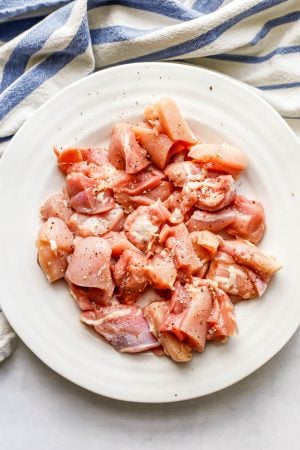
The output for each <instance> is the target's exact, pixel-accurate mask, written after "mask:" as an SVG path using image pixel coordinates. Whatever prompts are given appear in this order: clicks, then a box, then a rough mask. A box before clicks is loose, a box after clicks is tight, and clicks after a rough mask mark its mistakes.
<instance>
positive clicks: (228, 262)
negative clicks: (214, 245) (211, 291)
mask: <svg viewBox="0 0 300 450" xmlns="http://www.w3.org/2000/svg"><path fill="white" fill-rule="evenodd" d="M206 278H207V279H210V280H212V281H214V282H216V283H217V284H218V286H219V287H220V288H221V289H222V290H223V291H225V292H226V293H227V294H229V295H230V296H231V298H232V299H233V300H235V301H237V300H240V299H244V300H248V299H251V298H255V297H261V296H262V295H263V293H264V292H265V290H266V288H267V282H268V281H269V278H263V277H261V276H259V275H257V274H255V273H254V272H253V271H252V270H250V269H249V268H247V267H244V266H242V265H240V264H237V263H236V262H235V261H234V259H233V258H232V257H231V256H229V255H228V254H227V253H224V252H218V253H217V255H216V257H215V259H214V260H213V261H212V262H211V264H210V267H209V270H208V272H207V274H206Z"/></svg>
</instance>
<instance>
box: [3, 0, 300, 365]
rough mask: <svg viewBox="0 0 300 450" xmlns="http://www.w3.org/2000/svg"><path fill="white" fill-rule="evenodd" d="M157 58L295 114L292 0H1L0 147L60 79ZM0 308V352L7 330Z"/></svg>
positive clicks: (298, 47)
mask: <svg viewBox="0 0 300 450" xmlns="http://www.w3.org/2000/svg"><path fill="white" fill-rule="evenodd" d="M159 60H180V61H187V62H190V63H193V64H197V65H200V66H204V67H209V68H212V69H215V70H218V71H221V72H224V73H226V74H229V75H231V76H233V77H235V78H237V79H239V80H242V81H244V82H246V83H248V84H249V85H250V86H252V87H253V89H255V90H256V91H257V92H258V93H259V94H260V95H261V96H262V97H264V98H265V99H266V100H267V101H269V102H270V103H271V104H272V105H273V106H274V107H275V108H276V109H277V110H278V111H279V113H280V114H281V115H283V116H284V117H286V118H296V119H300V2H299V0H181V1H180V0H73V1H71V0H0V71H1V72H0V77H1V78H0V79H1V84H0V150H1V148H2V149H4V147H5V145H6V144H7V141H8V140H9V138H10V137H11V136H12V135H13V134H14V133H15V132H16V131H17V130H18V129H19V127H20V126H21V125H22V124H23V122H24V121H25V120H26V119H27V118H28V117H29V116H30V115H31V114H32V113H33V112H34V111H35V110H36V108H37V107H39V106H40V105H41V104H42V103H43V102H44V101H45V100H47V99H48V98H50V97H51V96H52V95H53V94H55V93H56V92H58V91H59V90H60V89H62V88H63V87H64V86H67V85H68V84H70V83H72V82H73V81H76V80H78V79H80V78H82V77H84V76H86V75H88V74H90V73H91V72H93V71H95V70H100V69H102V68H105V67H109V66H112V65H116V64H124V63H130V62H137V61H159ZM0 301H1V299H0ZM1 314H2V313H1V312H0V360H1V358H2V359H3V358H4V357H5V356H6V355H7V354H9V352H10V350H11V342H12V336H13V335H12V334H9V333H10V332H9V329H8V328H7V324H6V322H5V320H4V318H3V315H1ZM1 348H2V350H1Z"/></svg>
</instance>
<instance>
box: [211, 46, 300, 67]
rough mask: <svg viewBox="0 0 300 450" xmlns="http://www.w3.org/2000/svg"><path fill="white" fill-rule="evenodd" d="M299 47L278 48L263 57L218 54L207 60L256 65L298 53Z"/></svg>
mask: <svg viewBox="0 0 300 450" xmlns="http://www.w3.org/2000/svg"><path fill="white" fill-rule="evenodd" d="M299 52H300V45H293V46H291V47H278V48H275V50H273V51H272V52H270V53H268V54H267V55H263V56H251V55H236V54H229V53H220V54H219V55H213V56H207V58H209V59H218V60H221V61H231V62H239V63H247V64H258V63H262V62H265V61H268V60H269V59H271V58H273V56H276V55H288V54H290V53H299Z"/></svg>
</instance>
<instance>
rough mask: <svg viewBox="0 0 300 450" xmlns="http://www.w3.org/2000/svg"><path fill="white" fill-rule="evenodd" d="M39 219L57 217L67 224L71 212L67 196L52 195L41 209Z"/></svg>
mask: <svg viewBox="0 0 300 450" xmlns="http://www.w3.org/2000/svg"><path fill="white" fill-rule="evenodd" d="M40 212H41V218H42V219H44V220H47V219H49V217H58V218H59V219H62V220H63V221H64V222H65V223H66V224H68V222H69V219H70V217H71V216H72V214H73V211H72V209H71V207H70V203H69V200H68V197H67V195H66V194H65V193H64V192H60V193H59V194H54V195H52V196H51V197H49V198H48V200H46V202H45V203H44V204H43V206H42V207H41V210H40Z"/></svg>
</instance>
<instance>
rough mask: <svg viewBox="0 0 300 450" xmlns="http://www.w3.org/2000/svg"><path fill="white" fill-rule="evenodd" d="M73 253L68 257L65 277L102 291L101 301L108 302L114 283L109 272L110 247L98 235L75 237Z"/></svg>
mask: <svg viewBox="0 0 300 450" xmlns="http://www.w3.org/2000/svg"><path fill="white" fill-rule="evenodd" d="M74 244H75V248H74V253H73V254H72V255H71V257H70V262H69V266H68V269H67V272H66V278H67V280H68V281H69V282H71V283H73V284H75V285H77V286H81V287H88V288H98V289H101V290H102V291H103V302H104V303H105V304H108V303H109V302H110V299H111V297H112V294H113V290H114V283H113V281H112V277H111V273H110V258H111V247H110V245H109V243H108V242H107V240H105V239H103V238H100V237H94V236H90V237H86V238H81V237H77V238H76V239H75V241H74Z"/></svg>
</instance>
